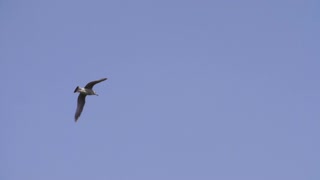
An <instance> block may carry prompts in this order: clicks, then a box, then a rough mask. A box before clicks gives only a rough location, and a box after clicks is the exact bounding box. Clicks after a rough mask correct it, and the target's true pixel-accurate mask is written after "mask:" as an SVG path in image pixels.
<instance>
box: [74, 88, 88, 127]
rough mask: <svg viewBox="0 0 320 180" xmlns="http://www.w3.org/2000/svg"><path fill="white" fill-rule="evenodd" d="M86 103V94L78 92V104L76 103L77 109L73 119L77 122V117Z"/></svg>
mask: <svg viewBox="0 0 320 180" xmlns="http://www.w3.org/2000/svg"><path fill="white" fill-rule="evenodd" d="M85 103H86V95H84V94H79V96H78V105H77V110H76V114H75V115H74V120H75V121H76V122H77V120H78V118H79V117H80V115H81V113H82V110H83V107H84V104H85Z"/></svg>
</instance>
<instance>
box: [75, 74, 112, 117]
mask: <svg viewBox="0 0 320 180" xmlns="http://www.w3.org/2000/svg"><path fill="white" fill-rule="evenodd" d="M105 80H107V78H102V79H99V80H96V81H91V82H89V83H88V84H87V85H86V86H85V87H84V88H82V87H79V86H77V87H76V89H75V90H74V93H76V92H78V93H80V94H79V96H78V104H77V110H76V113H75V115H74V120H75V122H77V120H78V119H79V117H80V115H81V113H82V110H83V107H84V104H85V103H86V96H87V95H96V96H98V94H97V93H96V92H95V91H94V90H93V89H92V88H93V86H94V85H95V84H98V83H100V82H102V81H105Z"/></svg>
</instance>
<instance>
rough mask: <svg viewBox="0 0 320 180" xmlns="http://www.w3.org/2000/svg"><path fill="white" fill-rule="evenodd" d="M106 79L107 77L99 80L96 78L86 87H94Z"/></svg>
mask: <svg viewBox="0 0 320 180" xmlns="http://www.w3.org/2000/svg"><path fill="white" fill-rule="evenodd" d="M105 80H107V78H102V79H99V80H96V81H91V82H89V83H88V84H87V85H86V86H85V87H84V88H87V89H92V88H93V86H94V85H95V84H97V83H99V82H102V81H105Z"/></svg>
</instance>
